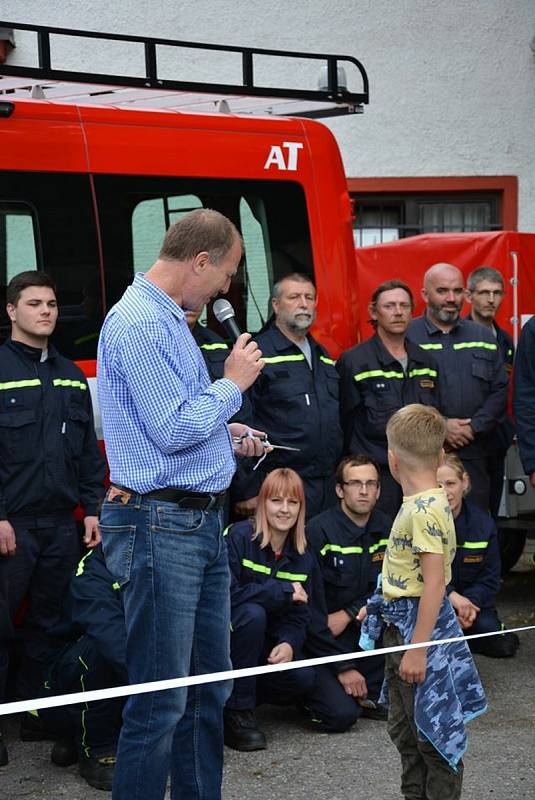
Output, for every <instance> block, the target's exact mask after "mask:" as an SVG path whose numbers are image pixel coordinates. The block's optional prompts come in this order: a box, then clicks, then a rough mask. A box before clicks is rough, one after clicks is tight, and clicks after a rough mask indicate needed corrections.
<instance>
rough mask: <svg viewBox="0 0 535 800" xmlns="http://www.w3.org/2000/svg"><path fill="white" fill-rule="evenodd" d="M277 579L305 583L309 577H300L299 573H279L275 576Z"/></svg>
mask: <svg viewBox="0 0 535 800" xmlns="http://www.w3.org/2000/svg"><path fill="white" fill-rule="evenodd" d="M275 577H276V578H281V579H282V580H284V581H300V582H304V581H306V579H307V578H308V575H300V574H299V573H298V572H283V571H280V572H277V573H276V574H275Z"/></svg>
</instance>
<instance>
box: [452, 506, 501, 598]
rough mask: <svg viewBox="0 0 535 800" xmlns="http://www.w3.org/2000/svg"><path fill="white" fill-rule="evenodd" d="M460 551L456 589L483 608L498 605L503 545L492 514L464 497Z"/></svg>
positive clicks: (458, 522)
mask: <svg viewBox="0 0 535 800" xmlns="http://www.w3.org/2000/svg"><path fill="white" fill-rule="evenodd" d="M455 533H456V535H457V552H456V554H455V558H454V560H453V564H452V568H451V571H452V576H451V583H450V585H449V586H448V594H449V593H450V591H452V590H453V589H454V590H455V591H456V592H459V594H462V595H464V596H465V597H467V598H468V599H469V600H471V601H472V603H475V605H476V606H478V607H479V608H481V609H483V608H494V606H495V605H496V595H497V594H498V591H499V589H500V574H501V563H500V548H499V544H498V533H497V530H496V524H495V522H494V520H493V519H492V517H491V516H490V515H489V514H487V513H486V512H485V511H483V510H482V509H480V508H478V507H477V506H475V505H472V503H467V502H466V501H464V500H463V504H462V507H461V511H460V512H459V516H458V517H457V519H456V520H455Z"/></svg>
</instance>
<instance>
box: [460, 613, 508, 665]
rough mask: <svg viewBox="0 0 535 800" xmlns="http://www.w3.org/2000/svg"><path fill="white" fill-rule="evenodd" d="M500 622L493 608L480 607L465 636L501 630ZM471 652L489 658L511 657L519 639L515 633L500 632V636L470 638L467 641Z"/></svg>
mask: <svg viewBox="0 0 535 800" xmlns="http://www.w3.org/2000/svg"><path fill="white" fill-rule="evenodd" d="M502 629H503V626H502V623H501V622H500V620H499V618H498V612H497V611H496V609H495V608H482V609H481V611H480V612H479V614H478V615H477V617H476V619H475V622H474V624H473V625H472V626H471V627H470V628H467V629H466V630H465V631H464V633H465V634H466V635H467V636H470V635H471V634H476V633H492V631H501V630H502ZM468 645H469V646H470V650H471V651H472V653H480V654H481V655H483V656H489V658H511V657H512V656H514V655H515V653H516V651H517V649H518V645H519V640H518V636H517V635H516V633H502V634H500V636H486V637H485V638H484V639H471V640H470V641H469V642H468Z"/></svg>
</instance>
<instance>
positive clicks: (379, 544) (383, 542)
mask: <svg viewBox="0 0 535 800" xmlns="http://www.w3.org/2000/svg"><path fill="white" fill-rule="evenodd" d="M387 544H388V539H379V541H378V542H376V543H375V544H372V545H370V548H369V550H370V553H376V552H377V550H379V548H380V547H386V546H387Z"/></svg>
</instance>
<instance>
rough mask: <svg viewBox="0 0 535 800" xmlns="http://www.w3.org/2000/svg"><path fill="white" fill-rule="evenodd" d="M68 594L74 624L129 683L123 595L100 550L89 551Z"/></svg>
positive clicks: (75, 575) (76, 573)
mask: <svg viewBox="0 0 535 800" xmlns="http://www.w3.org/2000/svg"><path fill="white" fill-rule="evenodd" d="M69 592H70V595H71V615H72V620H73V622H74V623H75V625H76V626H77V627H79V628H80V629H81V630H83V631H84V632H85V634H86V635H87V636H89V637H90V638H91V640H92V642H93V643H94V645H95V648H96V650H97V651H98V653H99V654H100V656H101V658H102V659H103V660H104V661H105V662H106V663H107V664H109V665H110V666H111V667H113V669H114V670H115V672H117V673H119V675H121V676H122V678H123V679H124V681H125V683H126V682H127V681H128V677H127V672H126V625H125V621H124V611H123V606H122V601H121V592H120V590H119V589H118V588H117V587H116V585H115V583H114V580H113V577H112V575H111V574H110V573H109V572H108V570H107V569H106V566H105V564H104V558H103V556H102V553H101V552H100V550H99V549H97V550H94V551H89V553H88V554H87V555H86V557H85V558H84V559H82V561H81V562H80V564H79V565H78V569H77V570H76V572H75V574H74V576H73V578H72V579H71V583H70V586H69Z"/></svg>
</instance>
